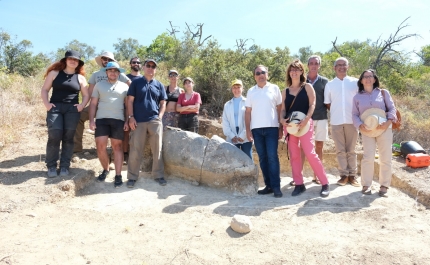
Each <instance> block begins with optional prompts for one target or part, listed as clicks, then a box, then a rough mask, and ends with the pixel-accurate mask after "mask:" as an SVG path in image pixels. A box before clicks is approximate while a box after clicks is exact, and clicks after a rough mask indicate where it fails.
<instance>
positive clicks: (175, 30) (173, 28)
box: [167, 21, 179, 39]
mask: <svg viewBox="0 0 430 265" xmlns="http://www.w3.org/2000/svg"><path fill="white" fill-rule="evenodd" d="M169 23H170V30H169V29H167V32H169V35H170V36H173V37H174V38H175V39H176V32H179V30H177V29H176V28H179V27H178V26H173V24H172V21H169Z"/></svg>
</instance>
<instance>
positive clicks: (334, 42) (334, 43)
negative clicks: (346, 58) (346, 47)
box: [331, 37, 343, 57]
mask: <svg viewBox="0 0 430 265" xmlns="http://www.w3.org/2000/svg"><path fill="white" fill-rule="evenodd" d="M336 41H337V37H336V39H335V40H334V41H332V42H331V43H332V44H333V48H334V49H335V50H336V52H337V53H339V55H340V56H341V57H343V54H342V53H341V52H340V51H339V49H338V48H337V47H336Z"/></svg>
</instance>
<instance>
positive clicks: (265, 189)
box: [257, 186, 273, 195]
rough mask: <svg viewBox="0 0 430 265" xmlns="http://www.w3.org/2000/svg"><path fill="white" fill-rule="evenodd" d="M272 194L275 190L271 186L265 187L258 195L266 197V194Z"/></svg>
mask: <svg viewBox="0 0 430 265" xmlns="http://www.w3.org/2000/svg"><path fill="white" fill-rule="evenodd" d="M270 193H273V190H272V188H270V187H269V186H266V187H264V189H262V190H259V191H257V194H259V195H266V194H270Z"/></svg>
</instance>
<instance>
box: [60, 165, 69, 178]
mask: <svg viewBox="0 0 430 265" xmlns="http://www.w3.org/2000/svg"><path fill="white" fill-rule="evenodd" d="M68 175H69V169H68V168H66V167H62V168H61V169H60V177H67V176H68Z"/></svg>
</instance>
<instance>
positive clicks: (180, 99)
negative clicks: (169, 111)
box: [176, 94, 188, 113]
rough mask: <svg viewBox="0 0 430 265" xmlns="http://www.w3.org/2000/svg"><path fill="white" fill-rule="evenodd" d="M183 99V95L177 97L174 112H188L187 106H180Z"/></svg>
mask: <svg viewBox="0 0 430 265" xmlns="http://www.w3.org/2000/svg"><path fill="white" fill-rule="evenodd" d="M184 97H185V94H180V95H179V97H178V102H177V103H176V112H179V113H182V112H184V111H188V106H182V105H181V103H182V99H183V98H184Z"/></svg>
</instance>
